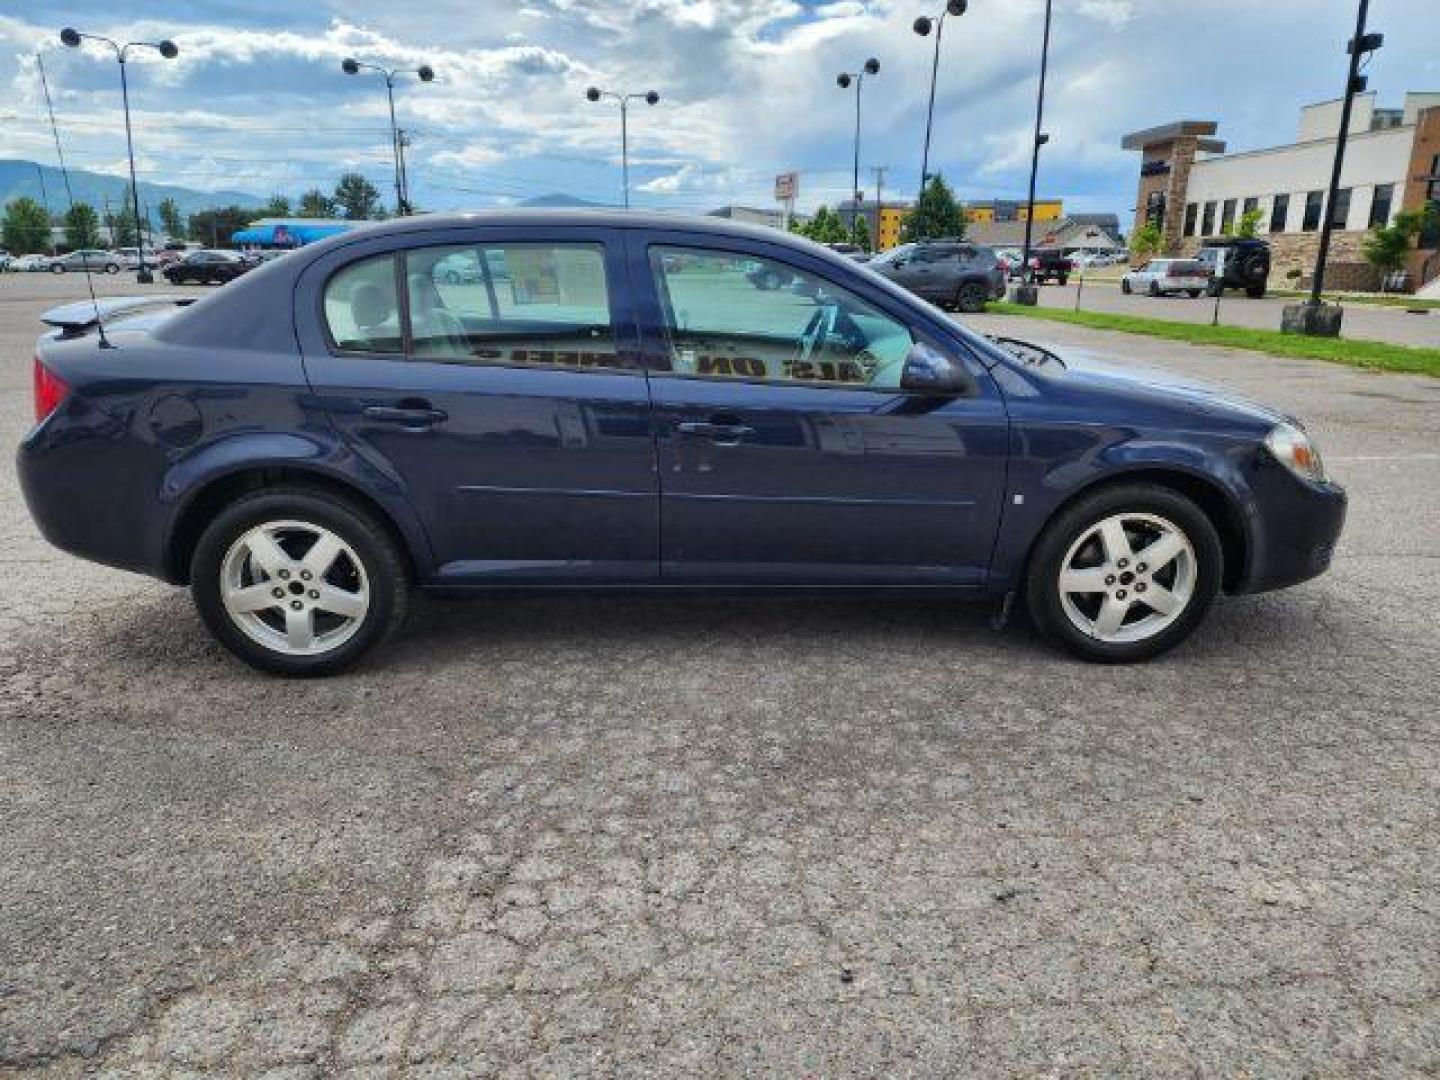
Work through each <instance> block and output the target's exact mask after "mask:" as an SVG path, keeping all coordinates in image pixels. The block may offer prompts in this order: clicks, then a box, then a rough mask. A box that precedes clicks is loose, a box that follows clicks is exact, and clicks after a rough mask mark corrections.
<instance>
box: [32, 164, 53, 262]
mask: <svg viewBox="0 0 1440 1080" xmlns="http://www.w3.org/2000/svg"><path fill="white" fill-rule="evenodd" d="M35 175H36V176H37V177H39V179H40V205H41V206H43V207H45V238H46V239H47V240H49V241H50V254H51V255H54V254H55V230H54V229H53V228H52V227H51V225H50V195H49V193H48V192H47V191H46V190H45V170H44V169H43V168H41V167H40V163H39V162H38V161H37V162H36V163H35Z"/></svg>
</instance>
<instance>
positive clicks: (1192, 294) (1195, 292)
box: [1185, 289, 1200, 300]
mask: <svg viewBox="0 0 1440 1080" xmlns="http://www.w3.org/2000/svg"><path fill="white" fill-rule="evenodd" d="M1185 295H1186V296H1188V297H1190V299H1191V300H1194V299H1195V298H1196V297H1197V296H1199V295H1200V290H1199V289H1186V290H1185Z"/></svg>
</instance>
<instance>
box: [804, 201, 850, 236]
mask: <svg viewBox="0 0 1440 1080" xmlns="http://www.w3.org/2000/svg"><path fill="white" fill-rule="evenodd" d="M805 235H806V236H808V237H809V238H810V239H811V240H814V241H816V242H817V243H821V244H843V243H845V242H846V241H847V240H848V239H849V238H850V230H849V229H847V228H845V222H844V221H843V220H842V219H841V217H840V215H839V214H837V213H835V212H834V211H833V210H831V209H830V208H829V207H828V206H822V207H820V209H818V210H816V211H815V216H814V217H812V218H811V219H810V222H809V228H808V229H807V230H806V231H805Z"/></svg>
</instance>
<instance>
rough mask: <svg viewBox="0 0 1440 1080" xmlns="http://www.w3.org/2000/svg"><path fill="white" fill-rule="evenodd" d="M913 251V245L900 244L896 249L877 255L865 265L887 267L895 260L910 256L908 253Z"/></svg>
mask: <svg viewBox="0 0 1440 1080" xmlns="http://www.w3.org/2000/svg"><path fill="white" fill-rule="evenodd" d="M914 250H915V245H914V244H901V245H900V246H899V247H897V248H891V249H890V250H889V251H885V252H881V253H880V254H879V255H876V256H875V257H874V258H873V259H871V260H870V262H869V263H868V264H866V265H868V266H889V265H890V264H891V263H893V262H894V261H895V260H896V259H900V258H904V257H906V256H908V255H910V253H911V252H913V251H914Z"/></svg>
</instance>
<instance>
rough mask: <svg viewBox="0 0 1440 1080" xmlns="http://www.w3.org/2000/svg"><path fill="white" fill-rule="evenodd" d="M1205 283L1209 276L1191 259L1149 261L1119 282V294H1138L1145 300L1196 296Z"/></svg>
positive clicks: (1201, 290) (1207, 282) (1208, 281)
mask: <svg viewBox="0 0 1440 1080" xmlns="http://www.w3.org/2000/svg"><path fill="white" fill-rule="evenodd" d="M1209 283H1210V275H1208V274H1207V273H1206V272H1205V267H1204V266H1202V265H1201V264H1200V263H1198V262H1196V261H1195V260H1194V259H1151V260H1150V261H1149V262H1147V263H1146V264H1145V265H1144V266H1141V267H1140V268H1139V269H1136V270H1131V271H1130V272H1129V273H1127V274H1126V275H1125V276H1124V277H1122V278H1121V279H1120V291H1121V292H1123V293H1125V294H1127V295H1128V294H1130V293H1137V292H1142V293H1146V294H1147V295H1149V296H1174V295H1175V294H1176V293H1182V292H1183V293H1185V294H1186V295H1188V296H1199V295H1200V294H1201V293H1202V292H1204V291H1205V287H1206V286H1207V285H1208V284H1209Z"/></svg>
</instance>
